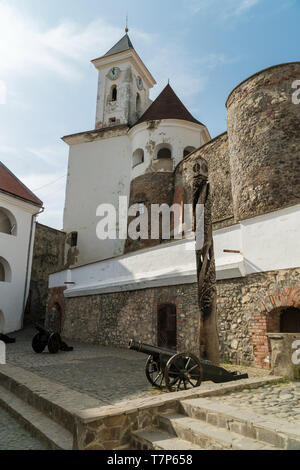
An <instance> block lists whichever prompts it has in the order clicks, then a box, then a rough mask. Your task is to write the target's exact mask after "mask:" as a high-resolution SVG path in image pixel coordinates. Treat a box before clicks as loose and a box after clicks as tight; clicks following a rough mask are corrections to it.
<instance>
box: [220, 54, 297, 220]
mask: <svg viewBox="0 0 300 470" xmlns="http://www.w3.org/2000/svg"><path fill="white" fill-rule="evenodd" d="M299 77H300V62H293V63H287V64H281V65H276V66H274V67H270V68H268V69H265V70H262V71H261V72H258V73H256V74H255V75H253V76H252V77H250V78H248V79H247V80H245V81H243V82H242V83H241V84H239V85H238V86H237V87H236V88H235V89H234V90H233V91H232V92H231V94H230V95H229V98H228V100H227V109H228V140H229V151H230V166H231V180H232V195H233V207H234V215H235V219H236V221H239V220H244V219H247V218H250V217H253V216H257V215H260V214H264V213H268V212H270V211H274V210H276V209H282V208H283V207H287V206H291V205H293V204H295V203H297V202H299V185H300V131H299V130H300V105H299V104H298V105H297V104H295V103H294V102H293V99H292V97H293V94H294V93H295V88H293V83H294V82H295V80H297V79H298V80H299Z"/></svg>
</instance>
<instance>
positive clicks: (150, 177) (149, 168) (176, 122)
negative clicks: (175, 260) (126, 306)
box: [125, 85, 210, 252]
mask: <svg viewBox="0 0 300 470" xmlns="http://www.w3.org/2000/svg"><path fill="white" fill-rule="evenodd" d="M129 136H130V140H131V146H132V172H131V188H130V203H129V205H130V206H132V205H134V204H138V205H139V207H140V208H141V211H142V212H143V210H145V209H143V206H144V208H146V209H147V211H148V219H149V220H148V226H149V227H150V225H151V224H150V220H151V205H152V204H159V205H162V204H167V205H168V206H169V207H170V206H172V204H173V202H174V201H173V194H174V170H175V167H176V165H177V164H178V163H180V162H181V161H182V160H183V158H184V157H185V156H187V155H189V154H190V153H191V152H193V151H194V150H195V149H196V148H198V147H200V146H201V145H203V144H204V143H205V142H207V141H208V140H209V139H210V136H209V133H208V131H207V129H206V127H205V126H204V125H203V124H201V123H200V122H199V121H197V120H196V119H195V118H194V117H193V116H192V115H191V114H190V112H189V111H188V110H187V109H186V108H185V106H184V105H183V103H182V102H181V101H180V99H179V98H178V96H177V95H176V94H175V92H174V91H173V89H172V88H171V86H170V85H167V86H166V87H165V89H164V90H163V91H162V93H161V94H160V95H159V96H158V98H157V99H156V100H155V101H154V102H153V103H152V105H151V106H150V107H149V108H148V109H147V111H146V112H145V113H144V114H143V115H142V116H141V118H140V119H139V120H138V121H137V122H136V124H135V125H134V126H133V127H132V128H131V129H130V131H129ZM175 202H178V201H177V200H176V201H175ZM133 218H134V217H132V219H133ZM130 222H131V218H130V217H129V223H130ZM171 230H172V222H171ZM148 235H149V238H148V239H147V240H145V239H138V240H132V239H130V238H129V239H128V240H127V243H126V247H125V252H129V251H135V250H138V249H141V248H148V247H150V246H155V245H158V244H160V243H161V242H162V241H163V240H162V238H161V237H160V238H159V239H158V240H157V239H151V233H150V228H149V233H148ZM160 235H161V234H160Z"/></svg>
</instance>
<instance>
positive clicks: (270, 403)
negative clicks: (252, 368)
mask: <svg viewBox="0 0 300 470" xmlns="http://www.w3.org/2000/svg"><path fill="white" fill-rule="evenodd" d="M210 399H211V400H214V399H215V398H214V397H211V398H210ZM221 399H222V404H227V405H230V406H235V407H239V408H240V409H241V410H247V411H250V410H251V411H252V412H254V413H257V414H261V415H264V416H266V418H267V417H268V416H272V417H276V418H280V419H284V420H285V421H289V422H291V423H298V422H299V429H300V382H289V383H282V384H277V385H267V386H263V387H260V388H258V389H252V390H249V389H245V390H243V391H240V392H234V393H231V394H229V395H224V396H222V398H221Z"/></svg>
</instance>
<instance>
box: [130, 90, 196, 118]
mask: <svg viewBox="0 0 300 470" xmlns="http://www.w3.org/2000/svg"><path fill="white" fill-rule="evenodd" d="M161 119H181V120H183V121H189V122H194V123H196V124H202V123H201V122H199V121H197V119H195V118H194V117H193V116H192V115H191V113H190V112H189V111H188V110H187V109H186V107H185V106H184V104H183V103H182V102H181V101H180V99H179V98H178V96H177V95H176V93H175V92H174V90H173V89H172V87H171V86H170V85H167V86H166V87H165V88H164V89H163V91H162V92H161V94H160V95H159V96H158V97H157V98H156V100H155V101H154V102H153V103H152V104H151V106H149V108H148V109H147V111H145V113H144V114H143V115H142V116H141V117H140V119H139V120H138V121H137V122H136V123H135V124H134V125H135V126H136V125H137V124H141V123H142V122H146V121H159V120H161Z"/></svg>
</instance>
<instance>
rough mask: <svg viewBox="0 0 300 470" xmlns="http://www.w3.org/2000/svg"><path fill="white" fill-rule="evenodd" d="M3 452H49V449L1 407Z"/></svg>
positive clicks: (0, 430)
mask: <svg viewBox="0 0 300 470" xmlns="http://www.w3.org/2000/svg"><path fill="white" fill-rule="evenodd" d="M1 450H47V447H46V446H45V444H44V443H42V442H40V441H39V440H38V439H36V438H35V437H33V436H32V435H31V434H30V433H29V432H28V431H27V430H25V429H24V428H23V427H22V426H21V425H20V424H19V423H18V421H16V420H15V419H14V418H13V417H12V416H11V415H10V414H9V413H7V412H6V411H5V410H4V409H3V408H1V407H0V451H1Z"/></svg>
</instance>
